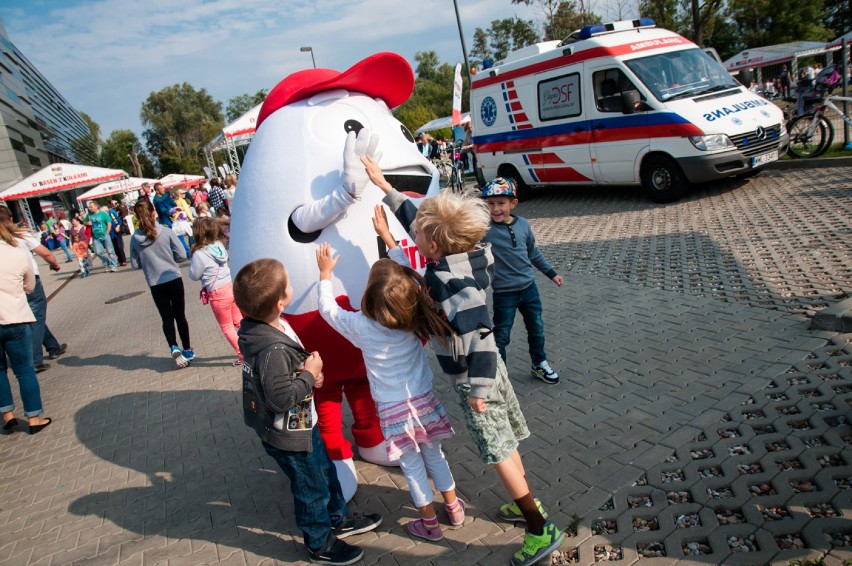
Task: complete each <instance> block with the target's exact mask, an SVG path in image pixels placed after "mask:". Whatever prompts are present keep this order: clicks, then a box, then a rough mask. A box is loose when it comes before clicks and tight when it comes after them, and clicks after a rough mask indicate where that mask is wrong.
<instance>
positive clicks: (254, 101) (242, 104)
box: [225, 88, 269, 124]
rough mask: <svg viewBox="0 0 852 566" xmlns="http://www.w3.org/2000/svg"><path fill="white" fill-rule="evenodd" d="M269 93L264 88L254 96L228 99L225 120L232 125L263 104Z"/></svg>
mask: <svg viewBox="0 0 852 566" xmlns="http://www.w3.org/2000/svg"><path fill="white" fill-rule="evenodd" d="M268 93H269V91H268V90H266V89H265V88H262V89H260V90H259V91H257V92H256V93H254V94H248V93H245V94H241V95H239V96H235V97H234V98H231V99H228V105H227V106H226V107H225V119H226V120H227V121H228V123H229V124H230V123H231V122H233V121H234V120H236V119H237V118H239V117H240V116H242V115H243V114H245V113H246V112H248V111H249V110H251V109H252V108H254V107H255V106H257V105H258V104H262V103H263V101H264V100H266V95H267V94H268Z"/></svg>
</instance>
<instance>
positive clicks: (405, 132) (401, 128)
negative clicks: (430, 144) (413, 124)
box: [399, 124, 414, 143]
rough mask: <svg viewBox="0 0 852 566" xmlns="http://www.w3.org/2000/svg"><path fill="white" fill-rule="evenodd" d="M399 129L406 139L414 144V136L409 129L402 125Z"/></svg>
mask: <svg viewBox="0 0 852 566" xmlns="http://www.w3.org/2000/svg"><path fill="white" fill-rule="evenodd" d="M399 129H400V130H402V135H404V136H405V139H407V140H408V141H410V142H411V143H414V136H412V135H411V132H409V131H408V128H406V127H405V126H403V125H402V124H400V125H399Z"/></svg>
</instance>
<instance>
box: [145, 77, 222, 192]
mask: <svg viewBox="0 0 852 566" xmlns="http://www.w3.org/2000/svg"><path fill="white" fill-rule="evenodd" d="M139 117H140V119H141V121H142V125H143V126H145V127H146V130H145V132H144V133H143V135H144V136H145V139H146V145H147V147H148V149H149V151H151V153H152V155H153V156H154V157H155V158H156V159H157V161H158V162H159V165H160V172H161V173H163V174H164V175H165V174H168V173H201V172H202V170H203V169H202V165H203V160H202V156H201V155H202V148H203V147H204V145H205V144H206V143H207V142H208V141H210V140H211V139H212V138H213V137H214V136H215V135H216V134H217V133H218V132H219V131H220V130H221V129H222V128H223V127H224V117H223V116H222V103H221V102H217V101H216V100H213V98H212V97H211V96H210V95H209V94H208V93H207V91H206V90H205V89H203V88H202V89H201V90H195V88H193V87H192V85H190V84H189V83H183V84H176V85H173V86H169V87H166V88H164V89H162V90H160V91H159V92H152V93H151V94H150V95H148V98H147V100H145V102H143V103H142V110H141V112H140V115H139Z"/></svg>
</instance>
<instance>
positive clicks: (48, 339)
mask: <svg viewBox="0 0 852 566" xmlns="http://www.w3.org/2000/svg"><path fill="white" fill-rule="evenodd" d="M27 303H29V305H30V310H32V311H33V316H35V318H36V321H35V322H34V323H33V328H32V346H31V347H32V350H33V363H34V364H35V365H37V366H38V365H41V364H43V363H44V354H43V353H42V349H41V347H42V346H44V347H45V348H47V352H48V353H49V354H56V353H58V352H59V350H61V349H62V345H61V344H60V343H59V341H58V340H57V339H56V337H55V336H54V335H53V333H52V332H51V331H50V329H49V328H48V327H47V297H46V296H45V294H44V285H42V284H41V277H36V284H35V289H33V292H32V293H30V294H29V295H27Z"/></svg>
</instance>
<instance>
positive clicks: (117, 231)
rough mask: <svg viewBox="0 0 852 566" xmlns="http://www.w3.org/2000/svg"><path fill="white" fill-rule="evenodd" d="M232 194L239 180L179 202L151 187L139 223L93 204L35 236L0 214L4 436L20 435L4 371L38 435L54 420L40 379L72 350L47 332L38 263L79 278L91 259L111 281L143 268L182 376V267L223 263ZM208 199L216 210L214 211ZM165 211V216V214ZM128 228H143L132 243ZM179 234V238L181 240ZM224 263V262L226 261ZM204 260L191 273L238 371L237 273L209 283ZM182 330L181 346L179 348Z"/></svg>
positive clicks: (114, 208)
mask: <svg viewBox="0 0 852 566" xmlns="http://www.w3.org/2000/svg"><path fill="white" fill-rule="evenodd" d="M235 187H236V177H233V176H230V177H229V178H226V179H225V181H224V182H221V181H220V180H219V179H212V180H211V188H210V190H209V191H208V190H207V189H205V188H203V187H198V188H196V189H194V190H190V191H187V190H184V189H183V188H179V189H177V190H176V191H175V192H174V194H170V193H168V192H166V191H165V190H164V189H163V187H162V185H161V184H160V183H155V185H154V187H153V188H152V187H150V185H149V184H147V183H146V184H144V185H143V186H142V188H141V191H140V192H141V194H140V196H139V199H138V201H137V202H136V204H135V205H134V206H133V209H134V216H133V217H131V216H130V213H129V210H128V206H127V203H126V202H119V201H117V200H111V201H110V202H109V204H108V205H99V204H98V203H97V202H96V201H89V202H88V203H86V207H85V211H82V210H81V211H78V212H75V213H74V214H72V215H71V218H70V220H69V219H68V218H67V217H66V215H65V213H64V212H63V211H61V210H60V211H57V212H56V213H55V214H53V213H50V214H47V215H45V218H44V220H43V221H42V222H41V223H39V231H38V232H33V231H30V230H28V229H26V228H22V227H20V226H18V225H16V223H15V221H14V219H13V216H12V213H11V211H10V210H9V208H8V207H5V206H0V262H2V266H3V268H2V270H0V273H1V274H2V277H0V311H2V312H0V367H2V370H3V376H4V379H2V380H0V413H2V416H3V428H2V433H3V434H11V433H13V432H15V431H16V430H17V429H18V428H19V426H21V423H20V421H18V419H17V418H16V417H15V413H14V401H13V398H12V391H11V387H10V384H9V380H8V375H7V369H8V368H7V363H8V366H10V367H11V369H12V372H13V373H14V374H15V377H16V378H17V379H18V385H19V389H20V395H21V401H22V403H23V405H24V416H25V417H26V419H27V424H28V430H29V432H30V434H36V433H37V432H40V431H41V430H43V429H44V428H46V427H47V426H48V425H49V424H50V423H51V419H49V418H43V417H42V416H41V414H42V412H43V409H42V405H41V396H40V388H39V383H38V378H37V377H36V374H37V373H41V372H43V371H46V370H48V369H49V368H50V364H49V363H48V362H46V361H45V358H47V359H49V360H55V359H57V358H59V357H60V356H62V355H63V354H65V352H66V351H67V349H68V344H67V343H60V342H59V340H58V339H57V338H56V337H55V336H54V334H53V333H52V332H51V331H50V328H49V327H48V325H47V297H46V295H45V291H44V285H43V284H42V281H41V276H40V274H39V264H38V262H37V261H36V259H35V256H38V257H39V258H41V259H42V260H43V261H45V262H46V263H47V264H48V266H49V267H50V269H51V270H52V271H60V269H61V266H60V264H59V261H58V260H57V259H56V256H55V255H54V254H53V250H61V251H62V253H64V254H65V262H66V263H70V262H73V261H75V260H76V261H77V262H78V265H79V271H80V273H79V277H80V278H81V279H82V278H85V277H88V276H89V273H90V271H91V269H92V260H93V259H94V257H98V258H100V260H101V264H102V265H103V268H104V271H105V272H106V273H112V272H115V271H117V269H118V267H119V266H125V265H127V263H128V260H129V261H130V262H131V263H132V264H133V266H134V267H136V268H140V269H142V270H143V272H144V273H145V277H146V280H147V281H148V284H149V286H150V287H151V294H152V296H153V298H154V303H155V305H156V307H157V310H158V312H159V313H160V316H161V318H162V320H163V334H164V335H165V337H166V340H167V342H168V343H169V346H170V350H171V353H172V357H173V358H174V360H175V362H176V363H177V365H178V366H179V367H185V366H186V365H187V364H189V362H191V361H192V359H193V358H194V357H195V354H194V353H193V351H192V348H191V346H190V342H189V324H188V322H187V320H186V315H185V313H184V288H183V282H182V279H181V274H180V269H179V268H178V262H179V261H183V260H186V259H188V258H189V257H190V255H191V253H190V247H189V246H190V245H192V246H193V248H192V251H193V252H199V253H197V254H192V255H193V256H194V255H198V256H199V257H200V256H209V257H219V256H221V255H222V251H223V250H224V249H225V247H226V243H227V233H228V218H229V214H230V208H229V206H230V201H231V199H233V196H234V190H235ZM211 199H212V200H213V201H214V202H216V203H217V206H215V207H213V206H210V205H209V204H208V200H211ZM166 207H168V208H166ZM166 210H168V212H167V213H165V214H161V213H162V212H163V211H166ZM131 218H132V220H131ZM193 218H195V219H196V220H195V229H196V231H197V232H198V233H199V234H201V235H202V236H201V238H200V239H199V241H197V242H196V241H194V240H193V239H192V234H193V225H192V224H191V223H190V220H191V219H193ZM131 222H132V223H135V224H136V225H137V226H138V229H136V230H135V231H133V232H132V234H131V226H130V225H129V224H130V223H131ZM199 224H200V226H199ZM172 227H174V228H175V230H178V231H180V232H181V236H180V237H179V236H178V235H177V234H176V233H175V231H173V230H172ZM161 234H162V237H160V236H161ZM127 235H131V239H130V241H131V244H130V257H129V258H128V257H127V255H126V254H125V249H124V236H127ZM216 254H218V256H217V255H216ZM23 260H26V261H23ZM224 260H225V262H227V253H225V254H224ZM202 261H203V260H199V266H198V267H197V268H196V267H194V266H191V270H190V277H191V278H193V279H201V280H202V287H203V288H204V289H206V290H207V291H208V292H209V293H210V295H209V296H210V299H211V300H210V304H211V306H212V310H213V311H214V315H215V316H216V318H217V320H219V319H220V318H221V316H222V315H221V313H223V312H226V311H227V313H228V316H229V324H230V327H229V328H227V329H226V326H225V325H224V322H222V321H220V324H222V328H223V333H224V334H225V336H226V338H227V339H228V341H229V342H230V343H231V344H232V346H233V347H234V349H235V350H236V353H237V356H238V357H237V360H236V361H235V362H234V364H235V365H239V364H241V363H242V358H241V356H239V350H238V348H237V346H236V332H235V329H236V328H238V327H239V322H240V320H241V318H242V317H241V315H239V311H237V310H236V309H235V307H233V296H230V299H228V292H229V289H230V271H228V269H227V265H226V264H225V265H224V266H223V267H224V268H223V269H220V270H219V271H220V272H221V275H217V277H216V278H214V279H215V280H212V279H211V278H212V277H213V276H212V274H210V273H208V266H207V265H202ZM223 320H224V319H223ZM175 325H177V330H178V332H177V333H178V334H179V335H180V338H181V344H182V347H178V345H177V340H176V337H175Z"/></svg>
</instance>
